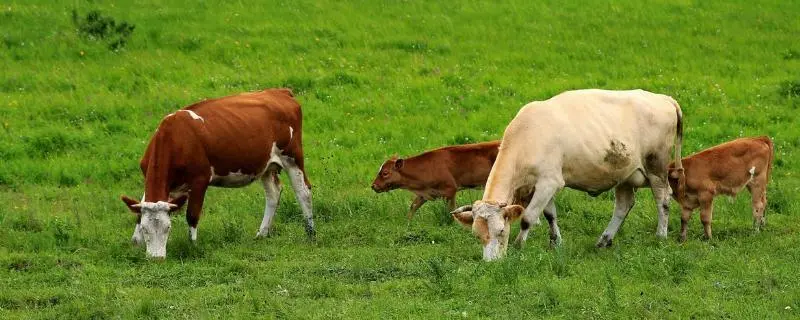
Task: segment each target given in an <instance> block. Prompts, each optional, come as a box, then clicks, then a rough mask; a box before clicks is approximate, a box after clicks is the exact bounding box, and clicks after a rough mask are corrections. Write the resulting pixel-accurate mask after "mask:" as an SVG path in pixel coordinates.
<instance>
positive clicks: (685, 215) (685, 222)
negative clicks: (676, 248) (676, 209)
mask: <svg viewBox="0 0 800 320" xmlns="http://www.w3.org/2000/svg"><path fill="white" fill-rule="evenodd" d="M691 218H692V210H691V209H686V208H681V238H680V240H681V242H685V241H686V229H688V228H689V219H691Z"/></svg>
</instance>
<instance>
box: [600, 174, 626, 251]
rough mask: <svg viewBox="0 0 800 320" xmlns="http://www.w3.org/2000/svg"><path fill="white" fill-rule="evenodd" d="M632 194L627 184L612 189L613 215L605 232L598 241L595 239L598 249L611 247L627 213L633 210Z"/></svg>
mask: <svg viewBox="0 0 800 320" xmlns="http://www.w3.org/2000/svg"><path fill="white" fill-rule="evenodd" d="M633 194H634V190H633V187H632V186H629V185H627V184H622V185H619V186H617V188H616V189H614V197H615V203H614V215H613V216H612V217H611V221H609V222H608V227H606V230H605V231H603V234H602V235H600V239H597V244H596V246H597V247H598V248H603V247H609V246H611V243H612V242H613V241H614V236H615V235H616V234H617V231H619V228H620V227H621V226H622V223H623V222H625V218H626V217H627V216H628V212H630V211H631V208H633V203H634V197H633Z"/></svg>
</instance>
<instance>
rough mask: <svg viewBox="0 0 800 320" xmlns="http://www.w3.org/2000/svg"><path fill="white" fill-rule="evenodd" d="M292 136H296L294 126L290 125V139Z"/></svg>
mask: <svg viewBox="0 0 800 320" xmlns="http://www.w3.org/2000/svg"><path fill="white" fill-rule="evenodd" d="M292 137H294V128H292V126H289V140H292Z"/></svg>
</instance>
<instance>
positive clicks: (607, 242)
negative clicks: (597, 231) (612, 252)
mask: <svg viewBox="0 0 800 320" xmlns="http://www.w3.org/2000/svg"><path fill="white" fill-rule="evenodd" d="M613 242H614V240H613V239H611V236H609V235H607V234H604V235H602V236H600V239H598V240H597V244H596V245H595V246H597V247H598V248H608V247H610V246H611V244H612V243H613Z"/></svg>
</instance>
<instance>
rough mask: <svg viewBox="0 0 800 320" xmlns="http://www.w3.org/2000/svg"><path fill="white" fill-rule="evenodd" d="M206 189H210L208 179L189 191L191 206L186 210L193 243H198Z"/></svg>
mask: <svg viewBox="0 0 800 320" xmlns="http://www.w3.org/2000/svg"><path fill="white" fill-rule="evenodd" d="M206 189H208V178H205V179H204V180H203V181H201V182H197V183H194V184H192V189H191V190H190V191H189V205H188V206H187V208H186V223H187V224H188V225H189V239H191V240H192V243H194V242H197V222H198V221H200V213H201V212H202V210H203V201H204V199H205V197H206Z"/></svg>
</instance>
